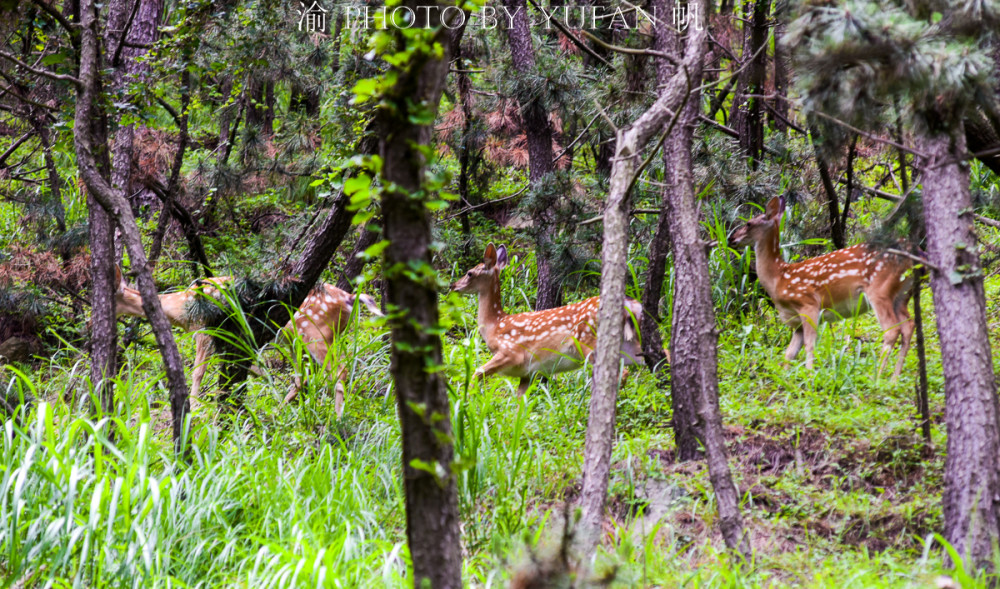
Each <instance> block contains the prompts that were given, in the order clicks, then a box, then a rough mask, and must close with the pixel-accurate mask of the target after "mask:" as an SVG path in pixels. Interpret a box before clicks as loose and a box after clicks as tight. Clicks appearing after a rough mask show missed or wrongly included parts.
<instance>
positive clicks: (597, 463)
mask: <svg viewBox="0 0 1000 589" xmlns="http://www.w3.org/2000/svg"><path fill="white" fill-rule="evenodd" d="M699 8H700V10H699V13H700V14H706V10H707V3H706V2H704V1H703V2H701V3H700V4H699ZM661 26H662V25H661ZM688 34H689V38H688V44H687V46H686V49H685V52H684V60H683V63H682V64H681V67H679V68H678V70H679V72H678V73H676V74H674V75H673V76H672V77H671V78H670V80H669V81H668V83H667V84H666V85H663V86H662V88H663V89H662V90H661V94H660V96H659V98H657V100H656V102H654V103H653V105H652V106H651V107H650V108H649V109H648V110H646V111H645V112H644V113H643V114H642V115H640V116H639V118H637V119H636V120H635V122H633V123H632V125H631V126H629V127H627V128H625V129H622V130H619V131H618V133H617V138H616V142H615V146H616V153H615V157H614V160H613V166H612V171H611V178H610V187H609V194H608V202H607V205H606V206H605V210H604V247H603V250H602V266H601V299H600V300H601V302H600V309H599V311H598V329H597V349H596V353H595V355H596V359H595V361H594V377H593V381H592V390H591V397H590V418H589V420H588V422H587V439H586V445H585V448H584V466H583V490H582V492H581V497H580V506H581V508H582V511H583V513H582V516H581V519H580V524H579V526H578V531H579V532H578V537H577V547H578V550H579V552H580V554H583V555H589V554H592V553H593V549H594V547H595V546H596V544H597V542H598V540H599V533H600V530H601V522H602V520H603V518H604V504H605V498H606V496H607V490H608V475H609V473H610V469H611V449H612V444H613V442H614V434H615V404H616V401H617V396H618V378H619V368H620V366H619V364H620V359H621V356H620V354H621V341H622V333H623V327H624V321H623V314H622V309H623V304H624V301H625V270H626V254H627V251H628V217H629V214H630V211H631V199H630V196H629V194H630V191H631V188H632V177H633V175H634V174H635V173H636V170H637V168H638V164H639V160H640V157H639V156H640V154H641V152H642V150H643V148H644V147H645V146H646V144H647V143H648V142H649V140H650V139H651V138H652V137H653V135H654V134H657V133H660V132H668V133H669V132H670V131H671V128H670V127H667V128H666V130H664V126H665V125H666V124H667V123H668V121H670V122H671V124H673V123H674V122H675V121H671V115H672V114H673V112H674V111H676V109H678V108H679V107H681V106H682V105H686V104H687V101H688V96H687V95H688V89H689V87H690V85H689V83H688V78H687V77H686V76H685V72H687V73H688V74H689V75H690V78H691V80H694V82H693V83H694V84H697V80H700V79H701V69H702V63H703V58H704V56H703V50H704V47H703V45H704V42H705V39H706V38H707V27H704V28H703V29H702V30H697V29H694V28H692V29H689V31H688ZM695 102H697V100H695ZM672 239H675V238H673V236H672ZM706 276H707V274H706ZM712 333H714V332H712ZM675 386H676V385H675Z"/></svg>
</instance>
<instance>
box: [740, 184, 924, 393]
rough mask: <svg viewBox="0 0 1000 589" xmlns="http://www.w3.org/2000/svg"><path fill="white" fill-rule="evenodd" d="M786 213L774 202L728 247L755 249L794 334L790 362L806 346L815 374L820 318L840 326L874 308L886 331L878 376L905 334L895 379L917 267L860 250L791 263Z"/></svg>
mask: <svg viewBox="0 0 1000 589" xmlns="http://www.w3.org/2000/svg"><path fill="white" fill-rule="evenodd" d="M784 211H785V201H784V199H783V198H780V197H774V198H772V199H771V200H770V201H769V202H768V203H767V207H766V209H765V211H764V214H763V215H758V216H756V217H754V218H752V219H750V220H749V221H747V223H746V224H745V225H743V226H741V227H739V228H738V229H736V230H735V231H734V232H733V233H732V234H731V236H730V238H729V243H730V245H731V246H732V247H745V246H749V245H753V246H754V253H755V255H756V258H757V276H758V278H759V279H760V284H761V286H763V287H764V290H765V291H767V294H768V296H770V297H771V300H772V301H773V302H774V306H775V308H776V309H777V310H778V315H779V317H780V318H781V320H782V321H783V322H784V323H785V324H786V325H788V326H789V327H791V328H792V329H793V330H794V333H793V334H792V341H791V343H789V344H788V348H787V349H786V350H785V359H786V361H788V362H791V361H792V360H793V359H794V358H795V357H796V356H797V355H798V354H799V351H800V350H801V349H802V346H803V344H805V348H806V366H807V367H809V368H810V369H812V368H813V363H814V359H815V348H816V335H817V334H816V328H817V326H818V324H819V321H820V319H821V318H822V319H826V320H827V321H836V320H838V319H841V318H844V317H854V316H856V315H859V314H861V313H864V312H865V311H867V310H868V308H872V309H873V310H874V311H875V317H876V319H878V322H879V325H881V326H882V331H883V335H882V353H881V356H880V359H879V367H878V373H877V377H880V376H881V374H882V369H883V368H884V367H885V363H886V361H887V360H888V359H889V354H890V353H891V352H892V349H893V347H895V345H896V340H898V339H899V337H900V335H902V338H903V341H902V344H901V345H900V348H899V356H898V358H897V360H896V367H895V370H894V371H893V376H892V379H893V380H896V379H897V378H898V377H899V374H900V372H901V371H902V370H903V361H904V360H905V359H906V353H907V351H908V350H909V348H910V338H911V337H912V335H913V328H914V326H913V322H912V321H911V320H910V313H909V311H908V310H907V308H906V305H907V302H908V301H909V298H910V294H911V290H912V289H911V288H910V287H911V285H912V277H911V276H910V273H909V270H910V268H911V266H912V263H911V262H910V260H908V259H906V258H904V257H902V256H898V255H893V254H887V253H882V252H877V251H874V250H872V249H871V248H869V247H867V246H865V245H855V246H851V247H848V248H844V249H840V250H837V251H834V252H830V253H828V254H825V255H822V256H818V257H815V258H810V259H808V260H803V261H801V262H796V263H791V264H790V263H788V262H786V261H785V260H784V259H782V256H781V249H780V246H779V241H778V233H779V224H780V222H781V215H782V213H784Z"/></svg>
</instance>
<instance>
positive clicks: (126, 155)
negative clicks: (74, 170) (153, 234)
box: [105, 0, 163, 206]
mask: <svg viewBox="0 0 1000 589" xmlns="http://www.w3.org/2000/svg"><path fill="white" fill-rule="evenodd" d="M162 13H163V0H117V1H116V2H115V3H114V4H113V8H112V10H111V13H110V14H109V15H108V26H109V28H113V29H117V28H118V26H119V25H120V26H121V29H119V30H114V31H112V34H110V35H109V36H108V43H107V46H106V53H105V55H106V59H107V60H108V61H109V62H110V65H111V66H112V67H113V68H115V71H114V74H113V75H112V76H111V79H110V80H109V82H110V84H109V86H110V88H109V90H111V91H112V92H120V93H124V91H125V88H126V87H127V86H128V84H130V83H131V82H133V81H141V80H142V79H143V78H144V77H145V76H146V75H148V74H149V71H150V65H149V64H148V63H146V62H145V61H142V60H140V59H139V58H141V57H143V56H144V55H145V54H146V53H147V52H148V50H147V49H145V48H140V47H132V46H128V45H125V44H124V43H123V37H124V41H128V42H129V43H134V44H139V45H149V44H151V43H154V42H155V41H156V37H157V29H158V28H159V26H160V19H161V15H162ZM116 56H117V61H116V60H115V58H116ZM135 133H136V128H135V127H134V126H133V125H123V126H119V127H118V128H117V130H116V131H115V134H114V143H113V146H112V149H111V163H112V168H111V185H112V186H113V187H114V188H115V189H116V190H119V191H121V192H123V193H124V194H125V195H126V196H129V197H130V196H132V194H131V191H132V188H131V186H132V183H131V179H132V159H133V154H132V145H133V142H134V140H135ZM137 204H140V203H139V202H138V201H136V202H133V206H135V205H137ZM143 204H147V203H143Z"/></svg>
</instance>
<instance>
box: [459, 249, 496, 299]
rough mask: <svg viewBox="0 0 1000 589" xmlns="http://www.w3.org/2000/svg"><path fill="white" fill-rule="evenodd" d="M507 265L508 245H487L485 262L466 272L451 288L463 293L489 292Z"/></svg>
mask: <svg viewBox="0 0 1000 589" xmlns="http://www.w3.org/2000/svg"><path fill="white" fill-rule="evenodd" d="M506 267H507V246H505V245H501V246H500V247H499V248H498V247H496V246H494V245H493V244H492V243H491V244H489V245H488V246H486V253H485V254H484V255H483V263H482V264H479V265H478V266H476V267H475V268H473V269H471V270H469V271H468V272H466V273H465V276H463V277H461V278H459V279H458V280H457V281H456V282H455V283H454V284H452V285H451V290H452V291H454V292H460V293H462V294H480V293H487V292H489V290H490V289H491V288H492V286H493V283H494V281H497V280H499V278H500V271H501V270H503V269H504V268H506Z"/></svg>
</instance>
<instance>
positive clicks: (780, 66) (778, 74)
mask: <svg viewBox="0 0 1000 589" xmlns="http://www.w3.org/2000/svg"><path fill="white" fill-rule="evenodd" d="M782 5H783V3H781V2H778V3H776V4H775V10H774V17H775V24H774V94H775V96H774V107H773V108H774V117H773V121H774V128H775V129H776V130H777V131H778V132H780V133H787V132H788V125H787V124H786V122H785V121H787V120H788V106H789V105H788V98H786V96H787V95H788V69H789V67H788V62H789V57H788V49H787V48H785V46H784V45H783V44H782V41H781V39H782V37H784V36H785V22H784V19H785V15H784V14H781V13H782V12H783V10H782V9H781V8H780V7H781V6H782Z"/></svg>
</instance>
